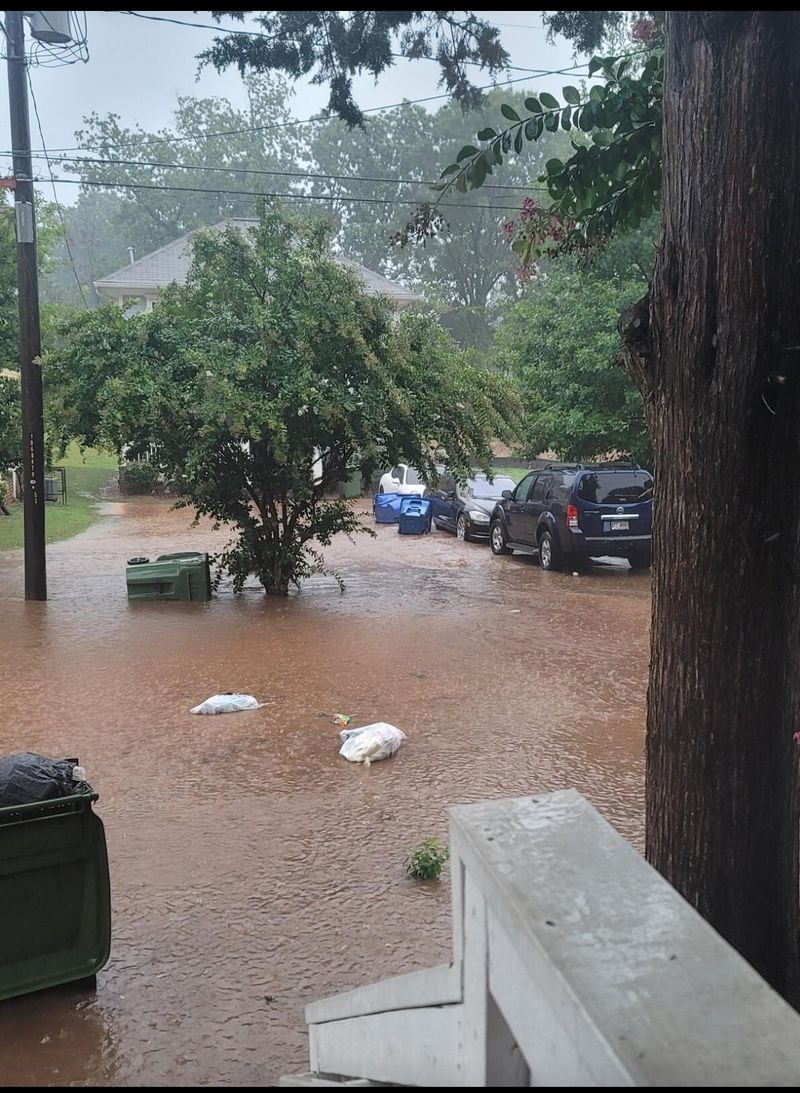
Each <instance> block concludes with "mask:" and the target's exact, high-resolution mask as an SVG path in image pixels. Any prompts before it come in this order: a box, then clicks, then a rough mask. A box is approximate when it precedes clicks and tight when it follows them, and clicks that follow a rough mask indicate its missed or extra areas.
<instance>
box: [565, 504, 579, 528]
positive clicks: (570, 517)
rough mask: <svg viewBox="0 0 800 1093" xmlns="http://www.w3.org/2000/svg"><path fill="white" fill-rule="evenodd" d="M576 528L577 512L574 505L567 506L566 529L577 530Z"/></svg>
mask: <svg viewBox="0 0 800 1093" xmlns="http://www.w3.org/2000/svg"><path fill="white" fill-rule="evenodd" d="M577 526H578V510H577V508H576V507H575V505H567V527H568V528H577Z"/></svg>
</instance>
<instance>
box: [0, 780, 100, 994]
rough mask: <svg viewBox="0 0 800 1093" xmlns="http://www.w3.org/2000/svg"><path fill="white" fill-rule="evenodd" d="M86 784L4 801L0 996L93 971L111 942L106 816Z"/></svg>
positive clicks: (0, 864)
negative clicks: (64, 792)
mask: <svg viewBox="0 0 800 1093" xmlns="http://www.w3.org/2000/svg"><path fill="white" fill-rule="evenodd" d="M96 800H97V794H96V793H94V792H92V790H91V787H89V786H88V785H87V792H85V793H81V794H78V795H76V796H73V797H58V798H56V799H54V800H51V801H41V802H36V803H35V804H27V805H11V806H7V807H4V808H0V999H5V998H13V997H15V996H16V995H19V994H28V993H30V992H31V991H38V990H42V989H43V988H45V987H55V986H58V985H59V984H62V983H71V982H73V981H75V980H78V979H87V978H90V977H92V976H94V975H96V974H97V972H98V971H100V969H101V968H102V967H103V966H104V965H105V963H106V961H107V960H108V956H109V952H110V949H111V894H110V884H109V877H108V852H107V850H106V837H105V831H104V829H103V822H102V820H101V819H100V817H99V816H98V815H97V814H96V813H95V812H94V811H93V810H92V804H93V803H94V802H95V801H96Z"/></svg>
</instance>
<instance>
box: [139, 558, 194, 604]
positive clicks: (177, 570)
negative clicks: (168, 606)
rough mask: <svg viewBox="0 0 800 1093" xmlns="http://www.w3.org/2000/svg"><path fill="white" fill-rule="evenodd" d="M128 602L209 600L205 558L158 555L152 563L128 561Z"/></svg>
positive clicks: (148, 561)
mask: <svg viewBox="0 0 800 1093" xmlns="http://www.w3.org/2000/svg"><path fill="white" fill-rule="evenodd" d="M126 581H127V585H128V599H129V600H210V599H211V569H210V565H209V560H208V555H207V554H200V553H197V552H196V551H185V552H184V553H181V554H161V555H159V557H158V558H156V560H155V561H154V562H151V561H150V560H149V559H147V558H132V559H131V560H130V562H129V563H128V568H127V570H126Z"/></svg>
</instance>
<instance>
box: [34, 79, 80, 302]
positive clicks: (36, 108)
mask: <svg viewBox="0 0 800 1093" xmlns="http://www.w3.org/2000/svg"><path fill="white" fill-rule="evenodd" d="M26 73H27V76H28V87H29V88H30V90H31V102H32V103H33V112H34V114H35V115H36V126H37V128H38V130H39V136H40V138H41V141H42V147H43V148H44V147H46V145H47V141H46V140H45V139H44V133H43V131H42V119H41V118H40V117H39V106H38V103H37V102H36V94H35V93H34V90H33V80H32V79H31V70H30V69H29V68H26ZM31 158H33V157H31ZM36 158H37V159H39V158H40V157H39V156H37V157H36ZM45 159H46V160H47V170H48V172H49V174H50V183H51V185H52V187H53V200H54V201H55V205H56V211H57V212H58V219H59V220H60V222H61V231H62V232H63V234H64V243H65V244H66V247H67V254H68V255H69V264H70V265H71V266H72V273H73V275H74V277H75V284H76V285H77V286H78V291H79V292H80V294H81V300H83V306H84V307H87V306H88V305H87V303H86V293H85V292H84V290H83V285H82V284H81V279H80V277H79V276H78V271H77V269H76V268H75V259H74V258H73V256H72V247H71V246H70V245H69V233H68V232H67V224H66V221H65V220H64V210H63V209H62V208H61V202H60V201H59V200H58V193H57V191H56V180H55V176H54V174H53V166H52V164H51V163H50V160H49V159H48V158H47V154H46V153H45Z"/></svg>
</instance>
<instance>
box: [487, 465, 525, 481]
mask: <svg viewBox="0 0 800 1093" xmlns="http://www.w3.org/2000/svg"><path fill="white" fill-rule="evenodd" d="M529 470H530V467H498V468H496V469H495V474H507V475H508V477H509V478H513V479H514V481H515V482H521V481H522V479H523V478H524V477H525V475H526V474H527V473H528V471H529Z"/></svg>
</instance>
